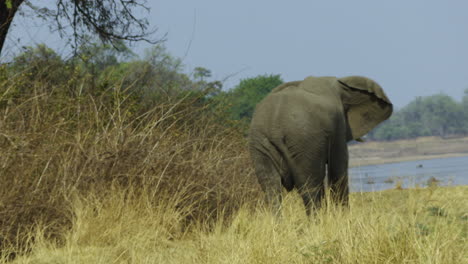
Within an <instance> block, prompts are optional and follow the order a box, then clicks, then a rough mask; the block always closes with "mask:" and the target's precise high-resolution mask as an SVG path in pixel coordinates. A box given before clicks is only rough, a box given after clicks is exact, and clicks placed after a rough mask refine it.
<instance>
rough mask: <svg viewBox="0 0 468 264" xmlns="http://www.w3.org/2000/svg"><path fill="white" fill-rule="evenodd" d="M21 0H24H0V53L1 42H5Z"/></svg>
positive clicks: (0, 51)
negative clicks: (9, 4)
mask: <svg viewBox="0 0 468 264" xmlns="http://www.w3.org/2000/svg"><path fill="white" fill-rule="evenodd" d="M7 2H9V3H11V6H10V8H8V5H7ZM23 2H24V0H0V54H1V53H2V49H3V44H5V39H6V36H7V34H8V29H9V28H10V25H11V22H12V21H13V17H14V16H15V14H16V11H18V7H19V6H20V5H21V4H22V3H23Z"/></svg>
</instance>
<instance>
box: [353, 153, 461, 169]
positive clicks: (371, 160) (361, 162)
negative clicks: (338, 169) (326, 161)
mask: <svg viewBox="0 0 468 264" xmlns="http://www.w3.org/2000/svg"><path fill="white" fill-rule="evenodd" d="M464 156H468V153H448V154H437V155H418V156H406V157H398V158H381V157H367V158H351V159H350V160H349V167H350V168H352V167H359V166H368V165H378V164H387V163H398V162H404V161H413V160H430V159H443V158H454V157H464Z"/></svg>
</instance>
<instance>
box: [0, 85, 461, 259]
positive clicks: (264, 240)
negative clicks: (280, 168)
mask: <svg viewBox="0 0 468 264" xmlns="http://www.w3.org/2000/svg"><path fill="white" fill-rule="evenodd" d="M15 78H16V77H15ZM15 78H9V79H7V80H3V81H2V83H0V182H1V185H0V263H441V264H442V263H443V264H445V263H468V253H467V252H468V243H467V225H468V214H467V213H468V201H467V197H468V188H467V187H466V186H458V187H444V188H442V187H436V186H432V187H429V188H425V189H414V190H390V191H383V192H375V193H363V194H360V193H353V194H352V195H351V202H350V208H349V209H345V208H342V207H336V206H334V205H332V204H330V205H328V206H325V207H324V209H322V210H320V211H317V213H316V214H315V215H314V216H313V217H311V218H310V219H308V218H307V217H306V215H305V210H304V208H303V206H302V204H301V202H300V199H298V196H297V194H296V193H294V192H293V193H291V194H289V195H287V196H286V198H285V202H284V206H283V210H282V214H283V215H282V217H280V218H276V217H273V216H272V215H271V214H270V213H268V212H267V211H265V210H264V209H263V207H262V195H263V194H262V193H261V191H260V189H259V186H258V184H257V182H256V179H255V177H254V175H253V170H252V166H251V164H250V160H249V157H248V153H247V151H246V149H247V146H246V141H245V138H244V135H243V133H242V131H241V130H239V129H236V126H235V124H234V125H233V124H231V125H229V126H226V125H225V122H227V121H226V120H225V119H223V118H222V116H219V115H217V114H212V113H211V112H210V111H213V110H210V109H206V107H205V106H203V105H198V104H197V103H196V102H197V98H190V97H188V96H183V97H174V98H172V97H171V98H165V99H164V100H163V99H161V103H159V104H158V105H156V106H154V107H152V108H150V109H145V110H144V111H141V110H140V109H138V108H137V107H136V105H135V104H134V103H133V101H132V98H131V96H128V95H127V94H126V93H125V92H124V91H123V90H122V89H121V87H119V86H115V87H113V88H112V89H109V90H106V91H104V92H102V93H100V94H97V95H92V93H91V92H87V91H86V89H84V90H83V91H80V93H71V94H68V93H67V91H68V90H67V88H68V87H65V88H64V87H61V86H60V85H59V86H51V84H48V83H45V84H44V83H41V82H40V81H34V80H33V81H29V82H27V83H26V84H24V85H26V86H25V87H27V89H29V91H31V92H24V91H25V90H24V89H23V88H24V87H22V86H21V85H23V83H24V80H23V79H15ZM18 78H20V77H18ZM27 89H26V90H27ZM209 113H211V114H209ZM220 120H222V122H220Z"/></svg>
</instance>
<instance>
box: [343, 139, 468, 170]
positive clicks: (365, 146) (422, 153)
mask: <svg viewBox="0 0 468 264" xmlns="http://www.w3.org/2000/svg"><path fill="white" fill-rule="evenodd" d="M467 155H468V137H463V138H450V139H443V138H439V137H423V138H417V139H409V140H397V141H390V142H364V143H357V144H353V145H350V146H349V156H350V162H349V165H350V167H357V166H367V165H376V164H385V163H395V162H403V161H411V160H426V159H437V158H451V157H460V156H467Z"/></svg>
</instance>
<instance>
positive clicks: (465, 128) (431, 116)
mask: <svg viewBox="0 0 468 264" xmlns="http://www.w3.org/2000/svg"><path fill="white" fill-rule="evenodd" d="M467 134H468V90H467V91H465V95H464V96H463V99H462V101H461V102H457V101H455V100H454V99H453V98H451V97H450V96H448V95H445V94H437V95H432V96H426V97H417V98H416V99H414V100H413V101H412V102H410V103H409V104H408V105H407V106H405V107H403V108H402V109H400V110H397V111H395V112H394V113H393V115H392V116H391V117H390V119H389V120H387V121H386V122H384V123H382V125H381V126H379V127H377V128H376V129H374V130H373V131H371V133H369V135H368V137H369V138H370V139H373V140H395V139H406V138H416V137H423V136H440V137H452V136H463V135H467Z"/></svg>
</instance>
